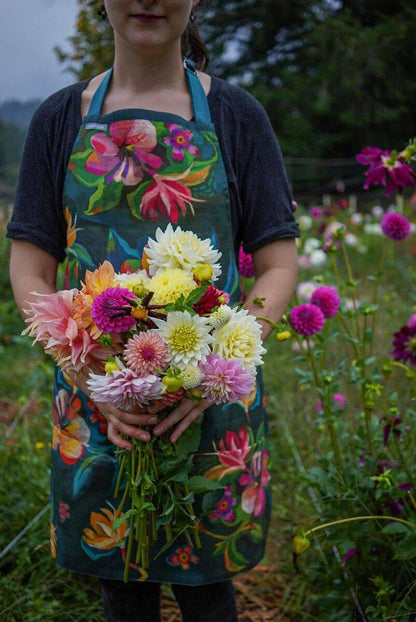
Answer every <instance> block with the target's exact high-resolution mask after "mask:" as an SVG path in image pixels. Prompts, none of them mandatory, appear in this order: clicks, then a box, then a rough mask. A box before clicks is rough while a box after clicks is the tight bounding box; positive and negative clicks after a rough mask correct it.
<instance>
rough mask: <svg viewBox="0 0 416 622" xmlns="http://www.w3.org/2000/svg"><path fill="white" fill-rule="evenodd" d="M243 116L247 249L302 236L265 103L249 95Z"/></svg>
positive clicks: (244, 237) (241, 180)
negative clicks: (260, 102) (262, 104)
mask: <svg viewBox="0 0 416 622" xmlns="http://www.w3.org/2000/svg"><path fill="white" fill-rule="evenodd" d="M245 103H246V110H245V114H244V116H243V118H242V120H241V135H240V145H239V166H238V183H239V192H240V199H241V203H242V219H243V223H242V225H243V226H242V242H243V246H244V249H245V251H246V252H248V253H252V252H253V251H255V250H257V249H259V248H261V247H262V246H265V245H266V244H269V243H270V242H273V241H275V240H279V239H281V238H294V237H298V236H299V235H300V234H299V227H298V225H297V223H296V221H295V218H294V214H293V206H292V196H291V192H290V189H289V183H288V179H287V175H286V170H285V166H284V163H283V158H282V154H281V151H280V147H279V144H278V141H277V139H276V136H275V133H274V131H273V128H272V126H271V123H270V121H269V118H268V116H267V114H266V112H265V110H264V109H263V107H262V106H261V105H260V104H259V103H258V102H257V101H256V100H255V99H254V98H253V97H251V96H249V95H247V96H246V101H245Z"/></svg>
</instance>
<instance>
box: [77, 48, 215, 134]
mask: <svg viewBox="0 0 416 622" xmlns="http://www.w3.org/2000/svg"><path fill="white" fill-rule="evenodd" d="M183 64H184V67H185V75H186V81H187V83H188V88H189V92H190V94H191V99H192V108H193V111H194V120H195V121H196V122H198V123H212V121H211V113H210V110H209V105H208V100H207V96H206V95H205V91H204V89H203V87H202V84H201V82H200V80H199V77H198V72H197V70H196V67H195V64H194V62H193V61H192V60H190V59H189V58H185V59H184V62H183ZM112 75H113V68H112V67H111V69H110V70H109V71H108V72H107V75H106V76H105V78H104V80H102V82H101V84H100V86H99V87H98V88H97V90H96V91H95V93H94V96H93V98H92V100H91V104H90V107H89V110H88V116H92V115H100V114H101V108H102V106H103V101H104V97H105V94H106V92H107V89H108V85H109V84H110V81H111V76H112Z"/></svg>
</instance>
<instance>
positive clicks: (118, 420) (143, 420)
mask: <svg viewBox="0 0 416 622" xmlns="http://www.w3.org/2000/svg"><path fill="white" fill-rule="evenodd" d="M65 374H66V375H67V376H68V377H69V379H70V382H71V384H74V385H75V386H76V387H78V388H79V389H81V391H82V392H83V393H85V394H86V395H87V396H88V397H89V399H90V400H91V401H92V402H93V403H94V404H95V405H96V406H97V408H98V410H99V411H100V412H101V413H102V414H103V415H104V417H105V418H106V419H107V422H108V428H107V437H108V440H109V441H111V442H112V443H114V445H116V446H117V447H120V448H121V449H132V448H133V445H132V443H131V442H130V441H129V440H127V439H125V438H123V437H122V436H121V434H125V435H126V436H132V437H133V438H137V439H138V440H140V441H150V438H151V437H150V434H149V432H147V431H146V430H143V429H142V428H141V427H140V426H144V425H154V424H155V423H157V417H156V416H155V415H154V414H149V413H146V412H143V411H136V412H125V411H123V410H119V409H118V408H116V407H115V406H111V404H108V403H106V402H96V401H94V400H92V399H91V391H90V389H89V388H88V385H87V380H88V375H87V374H85V373H83V372H82V371H79V372H65Z"/></svg>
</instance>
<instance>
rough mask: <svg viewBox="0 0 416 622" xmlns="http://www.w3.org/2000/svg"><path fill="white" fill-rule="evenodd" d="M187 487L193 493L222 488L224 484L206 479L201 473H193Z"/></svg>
mask: <svg viewBox="0 0 416 622" xmlns="http://www.w3.org/2000/svg"><path fill="white" fill-rule="evenodd" d="M188 488H189V490H191V491H192V492H194V493H200V492H206V491H208V490H218V489H222V490H223V489H224V486H223V484H220V483H219V482H215V481H213V480H211V479H207V478H206V477H204V476H203V475H194V476H193V477H191V479H190V480H189V482H188Z"/></svg>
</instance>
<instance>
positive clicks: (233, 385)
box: [200, 354, 254, 404]
mask: <svg viewBox="0 0 416 622" xmlns="http://www.w3.org/2000/svg"><path fill="white" fill-rule="evenodd" d="M200 369H201V371H202V373H203V378H202V382H201V385H200V386H201V389H202V397H204V398H206V399H208V400H209V401H210V402H213V403H214V404H224V403H232V402H237V401H238V400H241V399H243V398H245V397H248V396H249V395H250V393H251V392H252V390H253V388H254V377H253V375H252V374H251V373H250V372H249V371H248V370H247V369H245V368H244V367H243V366H242V364H241V361H239V360H236V359H223V358H222V357H221V356H220V355H219V354H209V355H208V356H207V358H206V360H205V362H204V363H202V364H201V366H200Z"/></svg>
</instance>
